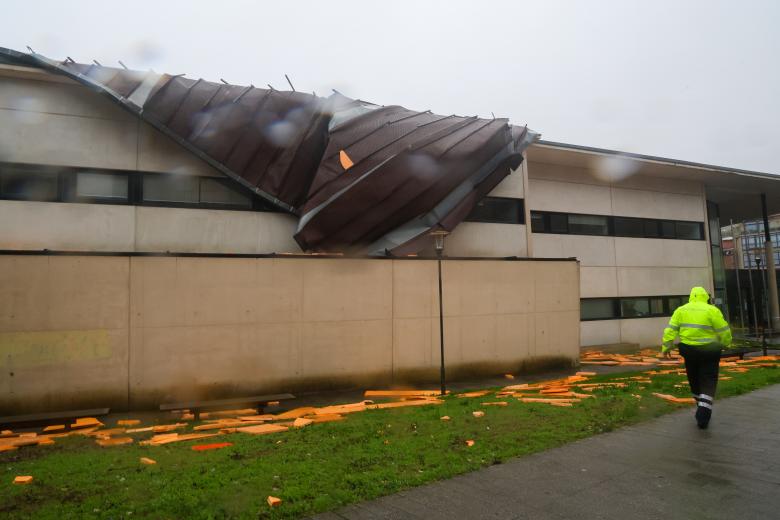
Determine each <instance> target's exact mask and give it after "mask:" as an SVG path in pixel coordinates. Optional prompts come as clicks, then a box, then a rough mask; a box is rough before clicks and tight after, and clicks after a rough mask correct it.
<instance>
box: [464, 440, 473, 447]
mask: <svg viewBox="0 0 780 520" xmlns="http://www.w3.org/2000/svg"><path fill="white" fill-rule="evenodd" d="M466 446H468V447H469V448H471V447H472V446H474V441H473V440H471V439H469V440H467V441H466Z"/></svg>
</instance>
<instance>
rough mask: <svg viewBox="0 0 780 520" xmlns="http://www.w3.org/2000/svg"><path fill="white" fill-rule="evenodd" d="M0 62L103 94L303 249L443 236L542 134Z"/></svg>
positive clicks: (408, 245)
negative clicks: (290, 222)
mask: <svg viewBox="0 0 780 520" xmlns="http://www.w3.org/2000/svg"><path fill="white" fill-rule="evenodd" d="M0 61H6V62H9V63H15V64H19V65H27V66H34V67H38V68H42V69H45V70H48V71H50V72H54V73H57V74H62V75H65V76H67V77H69V78H71V79H73V80H75V81H77V82H79V83H81V84H83V85H86V86H88V87H90V88H92V89H93V90H95V91H97V92H99V93H101V94H104V95H107V96H108V97H110V98H111V99H112V100H114V101H115V102H117V103H118V104H119V105H121V106H122V107H124V108H125V109H127V110H129V111H131V112H133V113H134V114H136V115H138V116H139V117H140V118H141V119H142V120H144V121H146V122H148V123H149V124H151V125H152V126H154V127H156V128H157V129H159V130H160V131H162V132H163V133H165V134H166V135H168V136H169V137H171V138H172V139H174V140H175V141H176V142H178V143H179V144H180V145H182V146H183V147H185V148H186V149H188V150H189V151H190V152H192V153H193V154H195V155H197V156H198V157H200V158H201V159H203V160H204V161H206V162H208V163H209V164H210V165H211V166H213V167H215V168H216V169H218V170H219V171H221V172H222V173H224V174H225V175H227V176H229V177H231V178H233V179H234V180H236V181H238V182H239V183H241V184H242V185H244V186H245V187H248V188H250V189H251V190H252V191H254V192H255V193H257V194H258V195H260V196H262V197H264V198H266V199H267V200H269V201H270V202H271V203H272V204H274V205H275V206H277V207H278V208H280V209H282V210H285V211H288V212H290V213H293V214H295V215H298V216H299V217H300V220H299V224H298V229H297V232H296V234H295V239H296V240H297V241H298V243H299V244H300V246H301V248H302V249H304V250H305V251H330V252H332V251H344V252H350V253H362V254H366V253H367V254H388V253H389V254H396V255H398V254H408V253H413V252H417V251H419V250H421V249H423V248H424V247H425V243H426V242H425V241H426V239H427V235H428V233H430V231H432V230H435V229H444V230H448V231H451V230H452V229H454V228H455V226H456V225H457V224H458V223H460V222H461V221H462V220H463V219H464V218H465V217H466V216H467V215H468V214H469V213H470V212H471V210H472V209H473V207H474V205H475V204H476V203H477V202H478V201H479V200H480V199H481V198H482V197H483V196H484V195H486V194H487V193H488V192H489V191H490V190H491V189H493V188H494V187H495V186H496V185H497V184H498V183H499V182H500V181H501V180H502V179H503V178H504V177H506V176H507V175H508V174H509V172H510V170H511V169H514V168H517V167H518V166H519V164H520V162H521V161H522V153H523V151H524V150H525V149H526V148H527V147H528V146H529V145H530V144H531V143H532V142H533V141H534V140H535V139H536V138H537V137H538V135H537V134H536V133H534V132H533V131H531V130H529V129H527V128H523V127H513V126H511V125H509V124H508V121H507V120H506V119H480V118H477V117H460V116H454V115H453V116H439V115H435V114H432V113H430V112H415V111H412V110H408V109H406V108H403V107H400V106H377V105H373V104H370V103H366V102H363V101H357V100H352V99H349V98H346V97H344V96H342V95H340V94H334V95H333V96H330V97H329V98H322V97H318V96H316V95H313V94H305V93H301V92H295V91H292V92H290V91H278V90H275V89H273V88H269V89H262V88H256V87H254V86H252V85H249V86H238V85H230V84H227V83H224V82H223V83H214V82H209V81H205V80H202V79H198V80H192V79H188V78H185V77H183V75H178V76H174V75H169V74H157V73H154V72H151V71H150V72H140V71H134V70H127V69H121V68H112V67H104V66H102V65H100V64H98V63H95V64H93V65H86V64H80V63H76V62H74V61H72V60H70V59H67V60H65V61H62V62H59V61H55V60H51V59H49V58H46V57H44V56H42V55H40V54H36V53H31V54H25V53H20V52H17V51H13V50H10V49H3V48H0Z"/></svg>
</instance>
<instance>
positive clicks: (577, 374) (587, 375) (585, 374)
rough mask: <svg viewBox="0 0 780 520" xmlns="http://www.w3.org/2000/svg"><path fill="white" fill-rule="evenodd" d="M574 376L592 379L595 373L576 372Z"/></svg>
mask: <svg viewBox="0 0 780 520" xmlns="http://www.w3.org/2000/svg"><path fill="white" fill-rule="evenodd" d="M574 375H575V376H583V377H592V376H595V375H596V372H577V373H576V374H574Z"/></svg>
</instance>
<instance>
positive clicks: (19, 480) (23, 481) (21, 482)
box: [14, 475, 33, 486]
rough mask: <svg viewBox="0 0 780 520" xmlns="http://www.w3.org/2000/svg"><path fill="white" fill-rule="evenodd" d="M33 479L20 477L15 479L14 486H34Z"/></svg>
mask: <svg viewBox="0 0 780 520" xmlns="http://www.w3.org/2000/svg"><path fill="white" fill-rule="evenodd" d="M32 481H33V478H32V476H31V475H19V476H18V477H16V478H15V479H14V484H19V485H22V486H24V485H27V484H32Z"/></svg>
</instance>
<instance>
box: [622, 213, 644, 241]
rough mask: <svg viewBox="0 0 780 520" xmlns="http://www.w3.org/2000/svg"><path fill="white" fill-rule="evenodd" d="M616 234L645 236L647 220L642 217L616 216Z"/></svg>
mask: <svg viewBox="0 0 780 520" xmlns="http://www.w3.org/2000/svg"><path fill="white" fill-rule="evenodd" d="M615 236H619V237H644V236H645V221H644V220H642V219H640V218H630V217H615Z"/></svg>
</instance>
